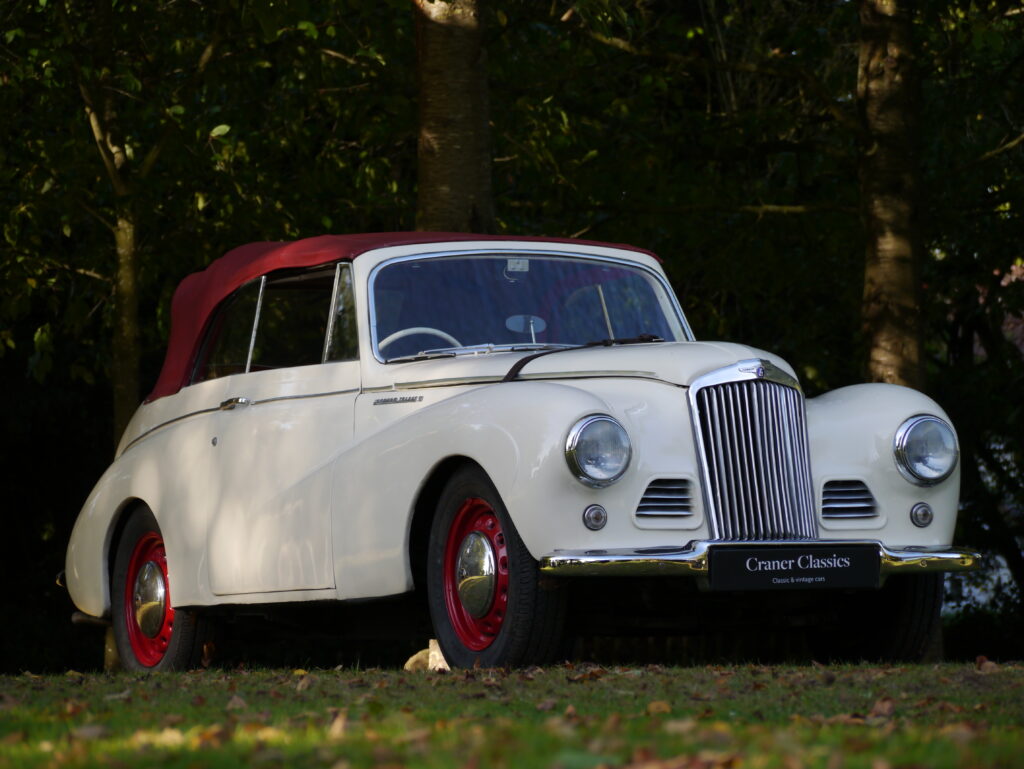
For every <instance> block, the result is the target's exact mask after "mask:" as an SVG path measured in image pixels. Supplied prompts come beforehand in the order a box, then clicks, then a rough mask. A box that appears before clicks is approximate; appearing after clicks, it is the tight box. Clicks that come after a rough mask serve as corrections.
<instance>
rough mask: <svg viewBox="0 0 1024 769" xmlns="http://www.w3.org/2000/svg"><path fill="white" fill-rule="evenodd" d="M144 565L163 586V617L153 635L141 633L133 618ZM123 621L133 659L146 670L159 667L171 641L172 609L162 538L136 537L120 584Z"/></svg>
mask: <svg viewBox="0 0 1024 769" xmlns="http://www.w3.org/2000/svg"><path fill="white" fill-rule="evenodd" d="M147 564H154V565H155V566H156V567H157V569H158V574H159V579H160V580H162V583H163V612H162V615H163V616H162V617H160V618H159V629H158V630H157V631H156V633H155V635H148V634H146V633H145V632H143V629H142V627H141V626H140V625H139V619H138V616H137V614H136V608H137V606H136V583H137V582H138V579H139V575H140V573H142V571H143V569H145V568H147ZM123 621H124V624H125V627H126V628H127V630H128V642H129V643H130V644H131V647H132V652H133V653H134V654H135V658H136V659H137V660H138V661H139V662H140V663H142V664H143V665H145V666H147V667H152V666H153V665H156V664H157V663H159V662H160V660H162V659H163V658H164V655H165V654H166V653H167V645H168V644H169V643H170V641H171V632H172V631H173V629H174V609H173V608H171V590H170V583H169V582H168V580H167V552H166V551H165V550H164V540H163V538H162V537H161V536H160V535H159V534H157V533H156V532H155V531H149V532H146V533H145V534H143V535H142V536H141V537H139V541H138V542H136V543H135V549H134V550H133V551H132V555H131V558H130V559H129V561H128V573H127V574H126V575H125V581H124V617H123Z"/></svg>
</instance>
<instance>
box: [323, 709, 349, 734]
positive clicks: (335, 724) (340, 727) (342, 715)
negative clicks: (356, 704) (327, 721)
mask: <svg viewBox="0 0 1024 769" xmlns="http://www.w3.org/2000/svg"><path fill="white" fill-rule="evenodd" d="M347 730H348V711H347V710H339V711H338V712H337V713H336V714H335V715H334V717H333V718H332V719H331V725H330V726H328V727H327V738H328V739H331V740H341V739H344V737H345V732H346V731H347Z"/></svg>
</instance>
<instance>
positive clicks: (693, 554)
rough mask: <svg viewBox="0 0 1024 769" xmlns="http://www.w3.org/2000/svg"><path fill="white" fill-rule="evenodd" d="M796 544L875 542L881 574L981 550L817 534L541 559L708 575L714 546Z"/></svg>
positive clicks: (575, 572) (949, 565)
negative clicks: (819, 536) (803, 537)
mask: <svg viewBox="0 0 1024 769" xmlns="http://www.w3.org/2000/svg"><path fill="white" fill-rule="evenodd" d="M793 545H815V546H818V545H825V546H827V545H835V546H839V545H875V546H877V547H878V554H879V559H880V566H881V576H882V577H883V578H884V577H886V576H889V575H890V574H922V573H925V572H936V571H973V570H974V569H977V568H980V566H981V553H979V552H977V551H975V550H968V549H965V548H956V549H954V548H951V547H939V548H930V547H928V548H926V547H922V548H890V547H886V546H885V545H883V544H882V543H881V542H877V541H865V540H848V539H838V540H829V539H815V540H787V541H774V540H773V541H770V542H765V541H759V542H707V541H703V540H701V541H694V542H690V543H689V544H688V545H685V546H683V547H649V548H640V549H637V550H626V549H621V550H556V551H554V552H553V553H549V554H548V555H545V556H544V557H542V558H541V559H540V569H541V571H542V572H544V573H545V574H550V575H552V576H558V577H617V576H622V577H626V576H629V577H657V576H665V577H684V576H686V577H707V576H708V552H709V550H711V549H712V548H715V547H730V546H745V547H758V548H761V547H763V548H765V550H770V549H771V548H772V547H776V546H793Z"/></svg>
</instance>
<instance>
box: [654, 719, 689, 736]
mask: <svg viewBox="0 0 1024 769" xmlns="http://www.w3.org/2000/svg"><path fill="white" fill-rule="evenodd" d="M661 728H662V729H664V730H665V732H666V733H667V734H689V733H690V732H692V731H693V730H694V729H696V728H697V722H696V721H695V720H694V719H692V718H673V719H672V720H671V721H666V722H665V724H664V725H663V726H662V727H661Z"/></svg>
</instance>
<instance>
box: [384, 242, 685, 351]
mask: <svg viewBox="0 0 1024 769" xmlns="http://www.w3.org/2000/svg"><path fill="white" fill-rule="evenodd" d="M371 292H372V299H373V307H372V313H373V323H374V343H375V345H376V349H377V352H378V357H379V358H380V359H382V360H389V359H393V358H400V357H406V356H410V355H416V354H418V353H421V352H424V351H428V350H441V349H449V348H463V347H474V346H479V345H496V346H508V345H514V346H524V347H525V346H536V347H548V346H552V347H555V346H561V345H567V346H571V345H581V344H586V343H587V342H592V341H595V340H603V339H624V338H632V337H639V336H642V335H651V336H656V337H660V338H661V339H664V340H666V341H681V340H685V339H686V338H687V337H686V332H685V331H684V327H683V322H682V319H681V318H680V317H679V315H678V311H677V309H676V307H675V303H674V301H673V299H672V297H671V296H670V294H669V292H668V289H667V288H666V287H665V285H664V284H663V283H662V281H661V280H660V279H659V277H658V276H657V275H656V274H655V273H653V272H650V271H648V270H646V269H644V268H642V267H639V266H632V265H627V264H623V263H621V262H610V261H602V260H597V259H582V258H569V257H556V256H550V255H533V254H514V255H510V254H483V255H482V254H474V255H471V256H448V257H439V258H432V259H431V258H427V259H414V260H405V261H397V262H392V263H390V264H385V265H384V266H383V267H381V268H380V270H379V271H378V272H377V273H376V275H375V277H374V279H373V285H372V286H371Z"/></svg>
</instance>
